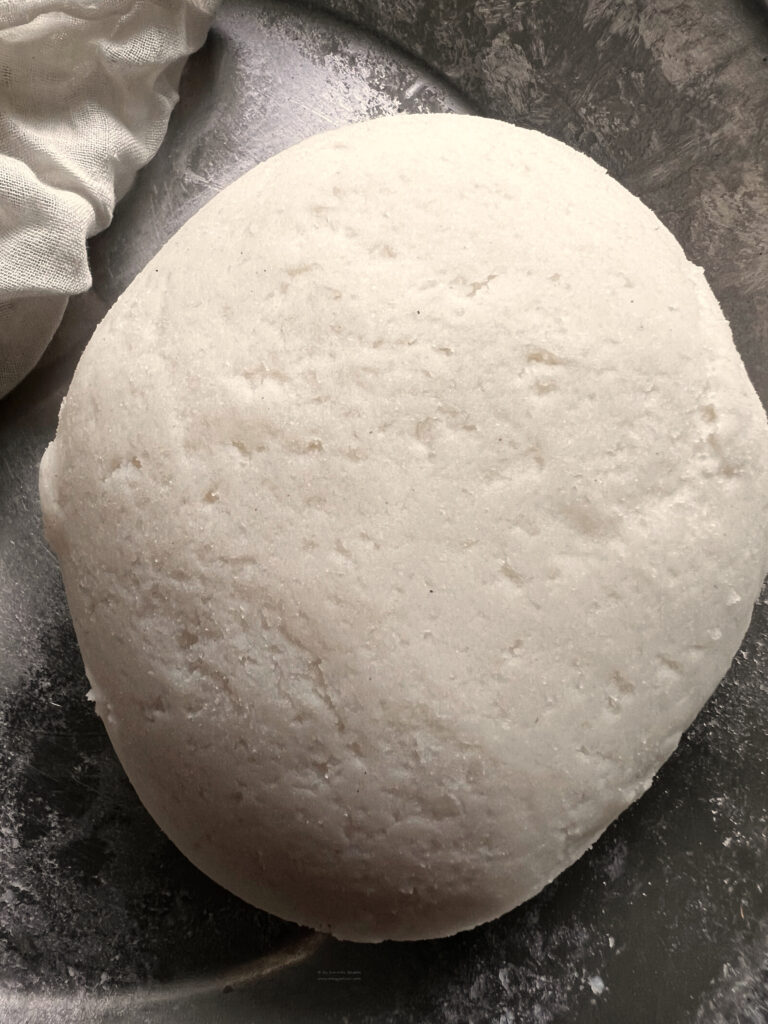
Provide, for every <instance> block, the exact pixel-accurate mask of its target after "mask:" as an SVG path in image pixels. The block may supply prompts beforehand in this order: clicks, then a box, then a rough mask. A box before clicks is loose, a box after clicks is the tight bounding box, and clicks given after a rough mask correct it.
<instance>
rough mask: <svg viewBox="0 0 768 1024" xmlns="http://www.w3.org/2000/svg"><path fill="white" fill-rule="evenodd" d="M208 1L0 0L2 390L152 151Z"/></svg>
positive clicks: (59, 309) (82, 281)
mask: <svg viewBox="0 0 768 1024" xmlns="http://www.w3.org/2000/svg"><path fill="white" fill-rule="evenodd" d="M216 6H217V0H59V2H53V0H6V2H5V3H2V4H0V397H2V396H3V395H4V394H6V393H7V392H8V391H10V390H11V388H12V387H14V385H15V384H17V383H18V381H19V380H21V378H22V377H23V376H24V375H25V374H26V373H28V371H29V370H31V369H32V367H33V366H34V365H35V363H36V362H37V360H38V359H39V358H40V356H41V354H42V352H43V350H44V349H45V346H46V345H47V344H48V342H49V341H50V339H51V337H52V336H53V334H54V332H55V330H56V328H57V327H58V325H59V322H60V321H61V318H62V316H63V314H64V309H65V307H66V304H67V299H68V297H69V296H70V295H73V294H75V293H77V292H82V291H87V289H88V288H89V287H90V283H91V276H90V273H89V270H88V258H87V254H86V244H85V243H86V238H87V237H89V236H90V235H94V234H96V233H97V232H99V231H102V230H103V229H104V228H105V227H106V226H107V225H108V224H109V222H110V220H111V218H112V211H113V209H114V206H115V203H116V202H117V201H118V199H120V197H121V196H122V195H124V194H125V192H126V191H127V190H128V188H129V187H130V185H131V183H132V181H133V178H134V175H135V173H136V171H137V170H138V169H139V168H140V167H141V166H143V165H144V164H145V163H146V162H147V161H148V160H150V159H151V158H152V156H153V155H154V154H155V152H156V151H157V148H158V146H159V145H160V143H161V142H162V140H163V137H164V135H165V131H166V128H167V126H168V118H169V117H170V114H171V111H172V109H173V107H174V104H175V103H176V100H177V99H178V93H177V88H178V83H179V77H180V75H181V70H182V68H183V66H184V62H185V60H186V58H187V57H188V56H189V54H190V53H192V52H193V51H194V50H196V49H197V48H198V47H199V46H201V45H202V43H203V41H204V39H205V35H206V32H207V31H208V27H209V25H210V22H211V19H212V17H213V13H214V10H215V8H216Z"/></svg>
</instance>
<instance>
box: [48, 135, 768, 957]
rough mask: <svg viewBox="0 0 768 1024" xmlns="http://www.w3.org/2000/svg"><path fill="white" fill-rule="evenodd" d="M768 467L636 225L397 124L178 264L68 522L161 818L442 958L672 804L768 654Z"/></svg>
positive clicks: (96, 643) (463, 146)
mask: <svg viewBox="0 0 768 1024" xmlns="http://www.w3.org/2000/svg"><path fill="white" fill-rule="evenodd" d="M767 455H768V428H767V427H766V419H765V415H764V413H763V409H762V407H761V405H760V402H759V400H758V398H757V396H756V394H755V392H754V391H753V389H752V387H751V385H750V383H749V381H748V379H747V375H746V373H745V371H744V367H743V365H742V363H741V361H740V359H739V356H738V354H737V352H736V349H735V348H734V346H733V343H732V340H731V336H730V332H729V329H728V325H727V323H726V321H725V319H724V318H723V315H722V313H721V312H720V309H719V307H718V305H717V302H716V301H715V299H714V297H713V295H712V293H711V292H710V290H709V288H708V286H707V284H706V282H705V279H704V276H703V274H702V272H701V271H700V270H698V269H697V268H696V267H694V266H692V265H691V264H690V263H689V262H688V261H687V260H686V258H685V256H684V254H683V252H682V251H681V249H680V247H679V245H678V244H677V242H676V241H675V240H674V239H673V237H672V236H671V235H670V234H669V232H668V231H666V230H665V228H664V227H663V226H662V225H661V224H660V223H659V221H658V220H657V219H656V218H655V216H654V215H653V214H652V213H651V212H650V211H649V210H648V209H647V208H646V207H644V206H643V205H642V203H640V202H639V200H637V199H636V198H634V197H633V196H631V195H630V194H629V193H628V192H626V191H625V190H624V189H623V188H622V187H621V186H619V185H618V184H617V183H616V182H615V181H613V180H612V179H611V178H609V177H608V176H607V175H606V174H605V173H604V172H603V171H602V170H601V169H600V168H599V167H598V166H597V165H596V164H594V163H593V162H591V161H590V160H588V159H587V158H585V157H584V156H581V155H579V154H577V153H575V152H573V151H572V150H570V149H568V148H567V147H566V146H564V145H562V144H560V143H558V142H555V141H553V140H551V139H549V138H546V137H545V136H543V135H540V134H537V133H535V132H531V131H524V130H522V129H519V128H513V127H511V126H509V125H507V124H503V123H500V122H496V121H492V120H485V119H481V118H474V117H461V116H456V115H426V116H398V117H393V118H388V119H382V120H377V121H372V122H369V123H365V124H357V125H354V126H352V127H347V128H343V129H341V130H339V131H333V132H330V133H328V134H325V135H321V136H318V137H315V138H312V139H310V140H309V141H306V142H303V143H301V144H300V145H298V146H295V147H294V148H292V149H289V150H287V151H286V152H284V153H282V154H280V155H279V156H277V157H275V158H274V159H271V160H269V161H268V162H267V163H265V164H263V165H262V166H259V167H257V168H256V169H255V170H253V171H251V172H250V173H248V174H246V175H245V176H244V177H243V178H241V179H240V180H239V181H237V182H235V183H234V184H233V185H231V186H230V187H229V188H227V189H226V190H224V191H223V192H222V193H221V194H220V195H219V196H218V197H217V198H216V199H214V200H213V202H211V203H209V204H208V205H207V206H206V207H205V208H204V209H203V210H201V211H200V212H199V213H198V214H197V215H196V216H194V217H193V218H192V220H190V222H189V223H188V224H187V225H186V226H185V227H184V228H182V230H181V231H179V232H178V234H177V235H176V236H175V237H174V238H173V239H172V240H171V241H170V242H169V243H168V244H167V245H166V246H165V248H164V249H163V250H162V251H161V252H160V253H159V254H158V256H157V257H156V258H155V259H154V260H153V261H152V262H151V263H150V264H149V266H147V268H146V269H145V270H144V271H143V272H142V273H141V274H140V275H139V277H138V278H137V279H136V280H135V282H134V283H133V284H132V285H131V287H130V288H129V289H128V290H127V292H126V293H125V295H124V296H123V297H122V298H121V299H120V301H119V302H118V303H117V304H116V306H115V307H114V308H113V309H112V310H111V311H110V313H109V314H108V315H107V317H106V318H105V320H104V322H103V323H102V324H101V326H100V327H99V329H98V330H97V332H96V334H95V336H94V338H93V340H92V342H91V343H90V345H89V346H88V348H87V350H86V352H85V354H84V356H83V358H82V361H81V362H80V365H79V367H78V369H77V372H76V375H75V378H74V380H73V382H72V387H71V390H70V393H69V396H68V397H67V399H66V402H65V404H64V405H63V407H62V412H61V418H60V424H59V430H58V434H57V437H56V440H55V441H54V442H53V444H52V445H51V446H50V448H49V449H48V451H47V452H46V455H45V458H44V460H43V465H42V470H41V490H42V501H43V509H44V513H45V522H46V528H47V535H48V537H49V539H50V543H51V545H52V546H53V548H54V549H55V551H56V552H57V554H58V556H59V559H60V561H61V566H62V571H63V574H64V580H65V584H66V588H67V594H68V597H69V603H70V607H71V610H72V615H73V619H74V622H75V626H76V629H77V635H78V638H79V641H80V646H81V649H82V654H83V658H84V661H85V664H86V666H87V671H88V676H89V679H90V681H91V685H92V687H93V694H94V695H95V700H96V706H97V710H98V712H99V714H100V715H101V716H102V718H103V719H104V722H105V724H106V727H107V729H108V731H109V735H110V737H111V739H112V742H113V744H114V747H115V749H116V751H117V753H118V755H119V757H120V759H121V761H122V763H123V764H124V766H125V768H126V771H127V772H128V775H129V776H130V778H131V780H132V782H133V784H134V786H135V787H136V789H137V791H138V793H139V795H140V796H141V798H142V800H143V801H144V803H145V804H146V806H147V808H148V809H149V811H150V813H151V814H152V815H154V817H155V819H156V820H157V822H158V823H159V824H160V826H161V827H162V828H163V829H164V830H165V831H166V832H167V833H168V835H169V836H170V837H171V839H172V840H173V841H174V842H175V843H176V844H177V845H178V846H179V848H180V849H181V850H182V851H183V852H184V853H185V854H186V855H187V856H188V857H189V858H190V859H191V860H192V861H194V863H195V864H197V865H198V866H199V867H200V868H202V870H203V871H205V872H207V873H208V874H209V875H211V876H212V877H213V878H214V879H216V880H217V881H218V882H220V883H221V884H222V885H224V886H226V887H227V888H228V889H230V890H232V891H233V892H235V893H237V894H238V895H240V896H241V897H243V899H245V900H248V901H249V902H251V903H253V904H255V905H257V906H259V907H262V908H264V909H265V910H268V911H271V912H273V913H275V914H278V915H280V916H282V917H284V918H288V919H290V920H293V921H298V922H301V923H303V924H305V925H310V926H312V927H313V928H317V929H321V930H324V931H330V932H332V933H333V934H335V935H337V936H339V937H342V938H349V939H357V940H380V939H385V938H392V939H417V938H424V937H432V936H441V935H449V934H451V933H453V932H456V931H457V930H459V929H463V928H469V927H472V926H473V925H476V924H478V923H480V922H482V921H487V920H489V919H491V918H494V917H496V916H497V915H499V914H502V913H504V912H505V911H507V910H509V909H510V908H511V907H513V906H515V905H516V904H518V903H520V902H522V901H523V900H526V899H527V898H528V897H530V896H532V895H533V894H534V893H536V892H538V891H539V890H540V889H541V888H542V887H543V886H544V885H546V883H547V882H548V881H549V880H550V879H552V878H554V876H555V875H557V874H558V873H559V872H560V871H562V870H563V869H564V868H565V867H567V866H568V865H569V864H571V863H572V862H573V861H574V860H575V859H576V858H577V857H579V855H580V854H581V853H582V852H583V851H584V850H586V849H587V847H588V846H589V845H590V844H591V843H593V842H594V840H595V839H596V838H597V836H599V835H600V833H601V832H602V831H603V829H605V827H606V826H607V825H608V824H609V823H610V822H611V821H612V820H613V819H614V818H615V817H616V815H618V814H619V813H620V812H621V811H622V810H623V809H624V808H625V807H626V806H627V805H628V804H630V803H631V802H632V801H633V800H635V799H636V798H637V797H638V796H639V795H640V794H641V793H642V792H643V791H644V790H645V789H646V788H647V786H648V785H649V784H650V782H651V779H652V778H653V775H654V773H655V772H656V771H657V769H658V768H659V766H660V765H661V764H662V762H663V761H664V760H665V758H667V757H668V756H669V754H670V753H671V752H672V751H673V750H674V748H675V745H676V744H677V742H678V739H679V737H680V734H681V732H682V730H684V729H685V728H686V727H687V726H688V724H689V723H690V722H691V720H692V719H693V718H694V716H695V715H696V713H697V712H698V710H699V709H700V708H701V706H702V705H703V704H704V702H705V701H706V699H707V698H708V696H709V695H710V694H711V692H712V690H713V689H714V687H715V685H716V684H717V682H718V680H719V679H720V678H721V677H722V675H723V674H724V672H725V671H726V670H727V668H728V666H729V663H730V661H731V658H732V657H733V655H734V653H735V651H736V650H737V648H738V646H739V644H740V642H741V639H742V637H743V635H744V632H745V630H746V628H747V625H748V623H749V619H750V615H751V610H752V606H753V602H754V601H755V599H756V597H757V595H758V591H759V588H760V584H761V581H762V579H763V575H764V572H765V569H766V528H765V527H766V521H767V516H766V513H767V507H766V506H767V504H768V470H767V466H768V458H767Z"/></svg>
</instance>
